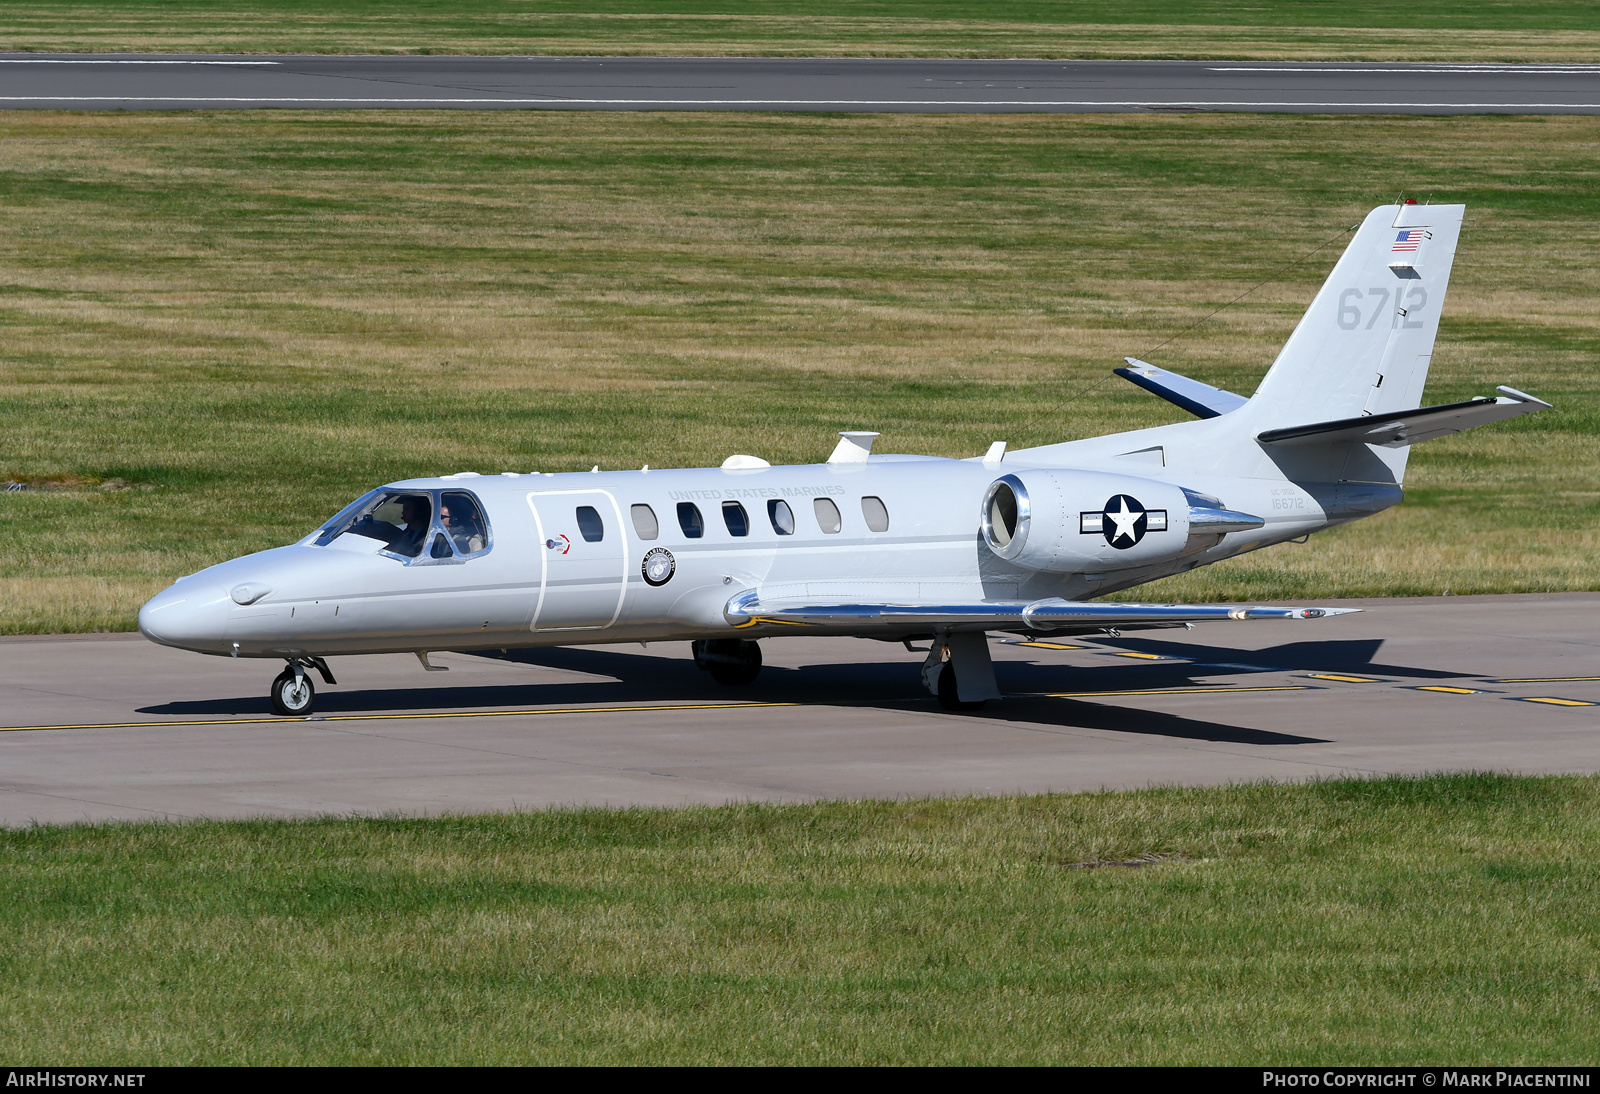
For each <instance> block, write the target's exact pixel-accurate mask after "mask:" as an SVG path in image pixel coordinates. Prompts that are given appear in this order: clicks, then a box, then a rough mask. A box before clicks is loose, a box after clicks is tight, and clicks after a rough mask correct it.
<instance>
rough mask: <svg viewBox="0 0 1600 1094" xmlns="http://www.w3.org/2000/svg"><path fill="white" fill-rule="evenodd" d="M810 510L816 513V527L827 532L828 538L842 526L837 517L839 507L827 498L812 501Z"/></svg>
mask: <svg viewBox="0 0 1600 1094" xmlns="http://www.w3.org/2000/svg"><path fill="white" fill-rule="evenodd" d="M811 508H812V509H814V510H816V513H817V527H819V528H821V529H822V530H823V531H824V532H827V533H828V534H829V535H830V536H831V535H833V534H834V533H835V532H837V531H838V530H839V529H840V528H841V527H842V526H843V522H842V521H841V519H840V517H839V507H838V506H837V505H835V504H833V502H831V501H829V500H828V499H827V498H815V499H813V500H812V502H811Z"/></svg>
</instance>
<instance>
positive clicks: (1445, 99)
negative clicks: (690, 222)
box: [0, 53, 1600, 114]
mask: <svg viewBox="0 0 1600 1094" xmlns="http://www.w3.org/2000/svg"><path fill="white" fill-rule="evenodd" d="M0 107H5V108H12V109H16V108H53V109H75V110H76V109H90V110H103V109H120V110H171V109H247V108H262V107H282V108H307V109H309V108H358V107H386V108H452V107H453V108H470V109H568V110H572V109H577V110H796V111H888V112H903V113H1037V112H1050V113H1094V112H1141V111H1176V112H1185V111H1270V112H1288V113H1332V114H1374V113H1382V114H1481V113H1488V114H1593V113H1600V65H1584V64H1525V65H1511V64H1403V63H1347V62H1338V63H1333V62H1330V63H1316V62H1255V61H1030V60H931V59H896V58H845V59H825V58H767V57H466V56H421V57H418V56H382V57H379V56H326V55H317V56H299V55H265V54H262V55H238V56H228V55H220V54H170V55H167V54H160V55H152V54H144V55H140V54H115V55H107V54H77V55H74V54H32V53H11V54H0Z"/></svg>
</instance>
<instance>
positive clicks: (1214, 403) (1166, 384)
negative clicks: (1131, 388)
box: [1114, 357, 1250, 418]
mask: <svg viewBox="0 0 1600 1094" xmlns="http://www.w3.org/2000/svg"><path fill="white" fill-rule="evenodd" d="M1123 360H1124V361H1126V362H1128V364H1129V365H1131V366H1133V367H1131V368H1119V369H1115V370H1114V371H1115V372H1116V374H1117V375H1118V376H1120V377H1122V378H1123V379H1124V380H1129V381H1132V382H1133V383H1135V384H1138V385H1139V386H1140V387H1142V388H1144V389H1145V390H1146V391H1148V392H1151V393H1152V394H1155V395H1159V396H1161V397H1162V398H1163V399H1165V400H1166V401H1167V402H1169V403H1171V404H1172V405H1173V406H1176V407H1181V408H1183V409H1184V410H1187V411H1188V412H1189V413H1190V414H1193V415H1194V416H1195V417H1196V418H1216V417H1220V416H1221V415H1223V414H1226V413H1228V411H1230V410H1238V409H1239V408H1240V407H1242V406H1244V404H1245V403H1248V402H1249V401H1250V400H1249V399H1246V398H1245V397H1244V396H1243V395H1235V394H1234V393H1233V392H1231V391H1223V390H1222V389H1221V388H1220V387H1212V386H1211V385H1210V384H1202V383H1201V382H1200V381H1199V380H1191V379H1189V377H1187V376H1180V375H1179V374H1178V373H1176V372H1168V371H1167V370H1166V369H1164V368H1157V367H1156V366H1155V365H1152V364H1150V363H1148V362H1146V361H1141V360H1139V359H1138V358H1137V357H1124V358H1123Z"/></svg>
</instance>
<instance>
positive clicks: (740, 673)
mask: <svg viewBox="0 0 1600 1094" xmlns="http://www.w3.org/2000/svg"><path fill="white" fill-rule="evenodd" d="M691 646H692V648H693V649H694V667H695V668H697V669H703V670H704V671H706V672H709V673H710V674H711V678H712V679H713V680H715V681H716V682H717V683H719V684H727V685H730V686H734V687H737V686H739V685H742V684H748V683H750V682H751V681H752V680H754V679H755V678H756V676H757V675H758V674H759V673H760V672H761V647H760V646H759V645H757V644H756V643H754V642H745V641H742V640H740V639H737V638H718V639H704V638H703V639H700V640H699V641H696V642H693V643H691Z"/></svg>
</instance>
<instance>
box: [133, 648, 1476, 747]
mask: <svg viewBox="0 0 1600 1094" xmlns="http://www.w3.org/2000/svg"><path fill="white" fill-rule="evenodd" d="M1101 644H1102V645H1104V646H1107V647H1111V648H1121V649H1129V650H1134V651H1136V652H1140V653H1154V654H1159V655H1163V656H1171V657H1181V658H1186V659H1187V660H1185V661H1177V660H1174V661H1133V660H1129V661H1111V660H1110V659H1108V661H1107V663H1105V664H1100V665H1082V664H1072V665H1066V664H1047V663H1043V664H1042V663H1038V662H1035V661H1012V660H999V661H996V674H997V676H998V679H999V682H1000V686H1001V690H1002V691H1004V692H1005V693H1006V694H1007V695H1008V696H1009V698H1007V699H1006V700H1005V701H1004V702H1003V703H998V704H992V705H991V706H989V707H988V708H986V709H984V710H982V711H979V712H977V713H976V714H975V715H972V716H974V717H977V718H980V719H982V720H986V721H987V720H995V721H1005V722H1016V723H1018V724H1030V725H1042V726H1054V727H1059V728H1076V729H1103V730H1114V731H1117V732H1124V733H1143V734H1150V735H1154V736H1163V737H1177V738H1183V739H1189V740H1204V741H1220V742H1231V743H1237V744H1256V745H1279V744H1284V745H1288V744H1314V743H1324V739H1323V738H1317V737H1306V736H1300V735H1297V734H1291V733H1278V732H1273V731H1270V730H1262V729H1254V728H1250V727H1246V726H1235V725H1228V724H1224V723H1218V722H1208V721H1202V720H1198V719H1192V718H1184V717H1181V716H1179V715H1173V714H1164V713H1158V712H1152V711H1143V710H1130V709H1128V708H1126V707H1117V706H1111V705H1109V704H1106V703H1102V702H1088V701H1082V700H1077V699H1072V698H1067V697H1061V698H1051V697H1049V696H1048V695H1041V694H1039V693H1041V692H1051V691H1058V692H1059V691H1069V690H1070V691H1107V692H1112V693H1115V692H1140V691H1145V690H1148V689H1152V688H1172V687H1189V686H1204V685H1207V684H1218V683H1225V682H1227V678H1228V677H1233V676H1242V677H1246V678H1248V677H1250V676H1253V675H1255V674H1256V673H1259V672H1264V671H1279V672H1283V671H1297V670H1305V671H1319V670H1321V671H1334V672H1364V673H1370V674H1377V675H1388V676H1400V677H1404V678H1414V679H1444V678H1459V677H1462V676H1467V675H1471V674H1466V673H1452V672H1443V671H1439V670H1435V669H1423V668H1415V667H1410V666H1398V665H1388V664H1381V663H1378V662H1376V661H1375V660H1374V658H1375V656H1376V655H1377V653H1378V651H1379V649H1380V648H1381V647H1382V645H1383V640H1382V639H1370V640H1369V639H1361V640H1353V641H1334V642H1294V643H1289V644H1286V645H1282V646H1275V647H1269V648H1267V649H1261V650H1240V649H1234V648H1231V647H1224V646H1201V645H1197V644H1195V643H1189V642H1167V641H1160V640H1152V639H1132V638H1124V639H1119V640H1114V641H1112V640H1101ZM477 656H482V657H484V658H486V659H491V660H496V661H502V662H506V663H508V667H509V666H510V665H527V666H530V667H534V668H548V669H557V670H566V671H575V672H582V673H586V674H589V675H593V676H599V677H606V678H607V679H597V680H582V681H571V680H566V681H554V682H549V683H542V682H539V681H537V680H529V681H527V682H521V683H510V684H491V685H483V684H474V685H467V684H462V685H444V686H435V687H414V688H404V689H382V690H376V689H366V690H342V689H337V688H324V689H323V690H322V691H320V692H319V694H318V696H317V707H318V711H319V713H322V714H325V715H337V714H374V713H383V712H389V711H393V712H396V713H428V712H435V711H445V710H483V709H485V708H516V707H551V706H568V705H570V706H591V705H597V704H598V705H610V704H638V703H652V702H659V703H692V702H708V703H731V702H742V701H749V702H761V703H784V702H793V703H802V704H813V705H814V704H818V703H826V704H830V705H844V706H850V705H859V706H868V707H871V706H878V707H884V708H889V709H896V710H905V709H927V710H928V711H930V712H931V711H937V710H938V707H937V704H936V703H935V702H934V700H933V699H932V698H931V697H930V696H929V695H928V694H927V692H925V691H924V690H923V689H922V686H921V681H920V678H919V673H920V669H921V662H920V661H919V660H918V659H917V658H916V657H915V656H912V655H908V656H907V658H906V659H905V660H904V661H888V662H885V661H868V662H861V663H850V664H825V665H807V666H804V667H802V668H798V669H791V668H784V667H781V666H774V665H768V666H767V667H766V668H765V669H764V670H763V671H762V674H761V677H760V679H759V680H758V681H757V682H756V683H755V684H753V685H750V686H748V687H723V686H721V685H719V684H717V683H716V682H715V681H713V680H712V679H711V677H710V676H709V675H708V674H706V673H703V672H700V671H697V670H696V669H695V668H694V666H693V663H692V662H690V661H689V660H687V659H686V658H683V657H681V656H675V657H663V656H660V655H658V654H653V653H648V652H645V651H642V650H641V651H640V652H638V653H634V652H631V651H623V650H617V649H603V648H598V647H585V646H570V647H553V648H546V649H531V650H511V651H508V652H506V653H501V652H498V651H495V652H492V653H483V654H479V655H477ZM335 672H337V665H335ZM1241 682H1243V681H1241ZM441 683H442V682H441ZM1029 693H1033V694H1029ZM1112 697H1113V696H1107V697H1106V698H1108V699H1109V698H1112ZM270 711H271V708H270V706H269V704H268V702H267V700H266V698H265V696H240V697H236V698H226V699H210V700H200V701H194V702H176V703H166V704H162V705H160V706H150V707H143V708H140V710H139V713H141V714H157V715H162V714H164V715H188V716H191V717H193V716H249V715H256V714H264V713H270Z"/></svg>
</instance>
